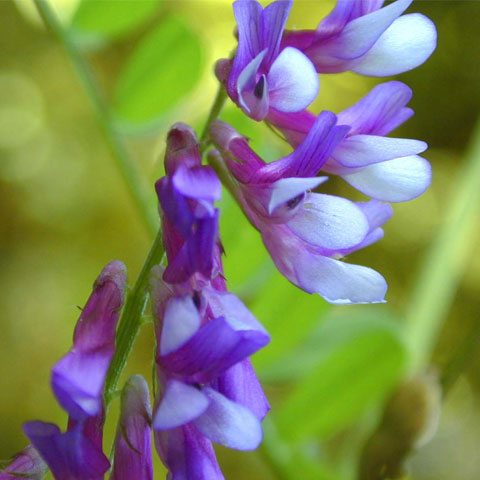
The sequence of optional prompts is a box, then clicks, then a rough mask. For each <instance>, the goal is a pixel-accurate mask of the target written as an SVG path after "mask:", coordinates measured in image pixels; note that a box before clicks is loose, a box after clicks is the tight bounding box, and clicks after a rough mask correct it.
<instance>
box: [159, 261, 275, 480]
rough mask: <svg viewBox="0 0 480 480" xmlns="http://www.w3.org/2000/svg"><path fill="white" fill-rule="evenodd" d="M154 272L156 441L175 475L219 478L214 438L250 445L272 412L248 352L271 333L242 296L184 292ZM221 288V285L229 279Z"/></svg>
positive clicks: (244, 447)
mask: <svg viewBox="0 0 480 480" xmlns="http://www.w3.org/2000/svg"><path fill="white" fill-rule="evenodd" d="M161 278H162V268H161V267H160V266H158V267H155V268H154V269H153V270H152V277H151V289H152V305H153V308H154V317H155V318H156V319H157V323H156V331H157V338H158V351H157V368H158V377H159V382H160V384H161V385H162V388H161V391H162V395H161V396H160V397H159V398H158V399H157V402H156V407H155V410H154V416H153V423H152V425H153V429H154V430H155V443H156V447H157V450H158V452H159V455H160V457H161V458H162V461H163V462H164V463H165V465H167V467H168V469H169V471H170V473H169V476H168V478H169V479H174V480H182V479H185V480H190V479H198V480H210V479H212V480H217V479H218V480H220V479H223V475H222V473H221V471H220V468H219V466H218V464H217V461H216V458H215V453H214V450H213V447H212V444H211V442H212V441H213V442H216V443H220V444H222V445H224V446H227V447H229V448H236V449H240V450H251V449H254V448H256V447H257V446H258V444H259V443H260V441H261V439H262V429H261V425H260V421H261V420H262V419H263V417H264V416H265V414H266V413H267V411H268V409H269V405H268V402H267V400H266V398H265V395H264V393H263V391H262V388H261V386H260V383H259V382H258V379H257V378H256V376H255V373H254V372H253V368H252V367H251V364H250V362H249V360H248V358H247V357H248V356H249V355H251V354H252V353H254V352H255V351H257V350H258V349H259V348H261V347H263V346H264V345H265V344H266V343H267V342H268V341H269V336H268V334H267V333H266V331H265V329H264V328H263V327H262V326H261V325H260V324H259V323H258V322H257V320H256V319H255V318H254V317H253V316H252V314H251V313H250V312H249V311H248V309H247V308H246V307H245V305H243V303H242V302H240V300H239V299H238V298H237V297H235V296H234V295H232V294H231V293H228V292H226V291H224V290H217V289H215V288H212V287H213V285H214V283H215V282H213V281H212V283H211V284H210V286H205V287H204V288H203V290H202V291H201V292H199V291H192V292H191V294H190V295H179V294H178V293H175V291H177V290H178V286H176V285H171V286H169V285H166V284H165V283H164V282H163V281H162V279H161ZM216 285H217V286H219V287H220V288H224V282H223V280H222V281H218V282H216Z"/></svg>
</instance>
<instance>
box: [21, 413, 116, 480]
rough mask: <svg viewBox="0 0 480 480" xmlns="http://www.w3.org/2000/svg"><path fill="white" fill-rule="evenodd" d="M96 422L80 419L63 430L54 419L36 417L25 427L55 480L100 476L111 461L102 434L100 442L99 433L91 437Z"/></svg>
mask: <svg viewBox="0 0 480 480" xmlns="http://www.w3.org/2000/svg"><path fill="white" fill-rule="evenodd" d="M97 422H98V419H94V420H87V421H86V422H79V423H77V424H75V425H74V426H73V427H70V428H69V429H68V430H67V431H66V432H65V433H62V432H61V431H60V429H59V428H58V427H57V426H56V425H54V424H53V423H45V422H40V421H34V422H28V423H26V424H24V426H23V431H24V432H25V435H27V437H28V438H29V439H30V441H31V442H32V445H33V446H34V447H35V449H36V450H37V451H38V452H39V453H40V455H41V456H42V458H43V460H45V462H46V463H47V465H48V467H49V468H50V470H51V471H52V474H53V476H54V477H55V479H56V480H101V479H103V476H104V473H105V472H106V471H107V470H108V469H109V468H110V462H109V461H108V459H107V458H106V457H105V455H104V454H103V453H102V449H101V438H100V444H98V435H97V434H96V435H94V437H96V438H93V439H92V437H90V433H91V430H92V429H95V427H93V426H92V423H97ZM96 429H97V430H98V429H99V428H98V426H97V427H96ZM100 431H101V430H100Z"/></svg>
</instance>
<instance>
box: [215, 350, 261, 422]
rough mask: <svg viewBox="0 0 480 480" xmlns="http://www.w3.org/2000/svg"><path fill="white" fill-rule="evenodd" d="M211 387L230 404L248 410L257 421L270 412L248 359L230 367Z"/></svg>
mask: <svg viewBox="0 0 480 480" xmlns="http://www.w3.org/2000/svg"><path fill="white" fill-rule="evenodd" d="M212 387H213V388H215V390H217V391H218V392H219V393H221V394H222V395H224V396H225V397H227V398H228V399H229V400H231V401H232V402H235V403H238V404H240V405H243V406H244V407H246V408H248V409H249V410H250V411H251V412H252V413H253V414H254V415H255V416H256V417H257V418H258V419H259V420H263V418H264V417H265V415H266V414H267V412H268V411H269V410H270V405H269V403H268V400H267V397H266V396H265V393H264V392H263V389H262V386H261V385H260V382H259V381H258V378H257V376H256V375H255V371H254V370H253V367H252V363H251V361H250V360H249V359H245V360H243V361H241V362H238V363H236V364H235V365H233V367H230V368H229V369H228V370H227V371H226V372H225V373H223V374H222V375H220V376H219V377H218V378H217V379H216V380H215V381H214V382H213V384H212Z"/></svg>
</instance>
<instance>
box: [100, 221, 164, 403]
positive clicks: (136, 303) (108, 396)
mask: <svg viewBox="0 0 480 480" xmlns="http://www.w3.org/2000/svg"><path fill="white" fill-rule="evenodd" d="M163 252H164V247H163V242H162V231H161V230H160V231H159V232H158V234H157V236H156V238H155V241H154V242H153V245H152V248H151V249H150V253H149V254H148V257H147V260H146V261H145V264H144V265H143V268H142V271H141V272H140V275H139V276H138V279H137V282H136V283H135V286H134V288H133V290H132V291H131V293H130V294H129V295H128V298H127V301H126V303H125V307H124V309H123V313H122V316H121V318H120V323H119V325H118V330H117V338H116V346H115V355H114V356H113V360H112V363H111V364H110V369H109V371H108V375H107V380H106V382H105V405H106V407H107V408H108V405H109V403H110V402H111V400H112V398H113V396H114V394H115V390H116V388H117V383H118V379H119V378H120V374H121V373H122V370H123V368H124V367H125V364H126V363H127V358H128V356H129V354H130V352H131V350H132V347H133V342H134V341H135V338H136V336H137V334H138V331H139V329H140V326H141V324H142V315H143V311H144V309H145V305H146V303H147V299H148V278H149V273H150V270H151V269H152V267H153V266H154V265H157V264H158V263H160V261H161V259H162V256H163Z"/></svg>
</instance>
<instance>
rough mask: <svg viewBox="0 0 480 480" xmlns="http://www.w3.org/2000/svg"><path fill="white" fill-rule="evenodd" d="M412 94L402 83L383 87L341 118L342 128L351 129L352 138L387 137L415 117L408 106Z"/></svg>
mask: <svg viewBox="0 0 480 480" xmlns="http://www.w3.org/2000/svg"><path fill="white" fill-rule="evenodd" d="M411 98H412V90H411V89H410V87H408V86H407V85H405V84H404V83H402V82H397V81H392V82H387V83H382V84H380V85H377V86H376V87H375V88H373V89H372V90H371V91H370V92H369V93H368V94H367V95H365V96H364V97H363V98H362V99H361V100H360V101H359V102H357V103H356V104H355V105H352V106H351V107H350V108H348V109H347V110H344V111H343V112H341V113H339V114H338V115H337V118H338V124H339V125H349V126H350V127H351V130H350V132H349V135H358V134H366V135H387V134H388V133H390V132H391V131H392V130H394V129H395V128H397V127H398V126H399V125H401V124H402V123H403V122H405V121H406V120H408V118H410V117H411V116H412V115H413V111H412V110H411V109H410V108H405V105H406V104H407V103H408V102H409V101H410V99H411Z"/></svg>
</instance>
